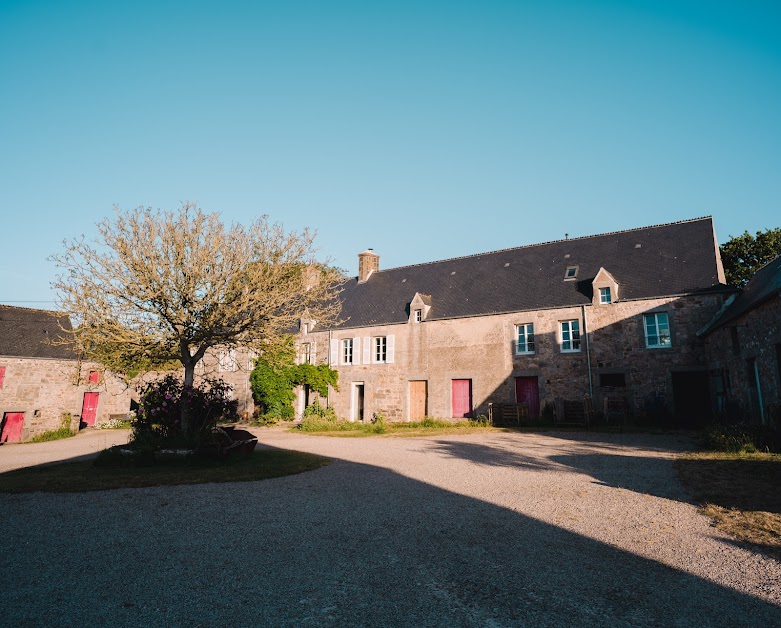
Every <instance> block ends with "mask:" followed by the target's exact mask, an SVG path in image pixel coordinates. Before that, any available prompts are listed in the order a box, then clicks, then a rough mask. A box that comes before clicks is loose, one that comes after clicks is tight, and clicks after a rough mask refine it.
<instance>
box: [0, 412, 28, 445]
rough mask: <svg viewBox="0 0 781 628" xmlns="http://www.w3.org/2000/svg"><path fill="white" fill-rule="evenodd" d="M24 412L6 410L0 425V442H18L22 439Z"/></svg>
mask: <svg viewBox="0 0 781 628" xmlns="http://www.w3.org/2000/svg"><path fill="white" fill-rule="evenodd" d="M22 428H24V412H6V413H5V414H4V415H3V424H2V425H0V443H18V442H20V441H21V440H22Z"/></svg>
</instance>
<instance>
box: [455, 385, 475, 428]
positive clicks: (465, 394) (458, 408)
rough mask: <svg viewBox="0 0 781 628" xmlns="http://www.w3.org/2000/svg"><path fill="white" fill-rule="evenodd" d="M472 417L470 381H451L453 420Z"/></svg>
mask: <svg viewBox="0 0 781 628" xmlns="http://www.w3.org/2000/svg"><path fill="white" fill-rule="evenodd" d="M471 416H472V380H471V379H454V380H453V418H456V419H468V418H471Z"/></svg>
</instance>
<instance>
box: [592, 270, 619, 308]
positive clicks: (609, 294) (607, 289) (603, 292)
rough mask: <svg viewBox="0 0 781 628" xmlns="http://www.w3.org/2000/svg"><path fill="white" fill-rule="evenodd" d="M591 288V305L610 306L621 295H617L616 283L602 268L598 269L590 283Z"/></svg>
mask: <svg viewBox="0 0 781 628" xmlns="http://www.w3.org/2000/svg"><path fill="white" fill-rule="evenodd" d="M591 288H592V290H593V293H592V298H591V303H592V304H593V305H610V304H611V303H615V302H616V301H618V300H619V298H620V297H621V295H620V294H619V292H618V291H619V288H620V286H619V285H618V282H617V281H616V278H615V277H613V275H611V274H610V273H609V272H608V271H607V270H606V269H605V268H604V266H603V267H601V268H600V269H599V272H597V274H596V276H595V277H594V279H593V281H592V282H591Z"/></svg>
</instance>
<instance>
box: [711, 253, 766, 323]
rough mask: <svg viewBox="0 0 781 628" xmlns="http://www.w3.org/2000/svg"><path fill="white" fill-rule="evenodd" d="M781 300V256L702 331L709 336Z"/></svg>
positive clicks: (757, 275)
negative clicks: (749, 313) (769, 302)
mask: <svg viewBox="0 0 781 628" xmlns="http://www.w3.org/2000/svg"><path fill="white" fill-rule="evenodd" d="M774 298H781V255H780V256H778V257H777V258H776V259H774V260H772V261H770V262H768V263H767V264H765V265H764V266H763V267H762V268H760V269H759V270H758V271H757V272H756V273H754V275H753V276H752V277H751V279H750V280H749V282H748V283H747V284H746V285H745V286H744V287H743V289H742V290H741V291H740V292H739V293H738V294H737V295H736V296H735V299H734V300H733V301H732V302H731V303H728V304H727V306H726V307H724V308H723V309H722V310H721V311H720V312H719V313H718V314H717V315H716V316H715V317H714V319H713V320H712V321H711V322H710V323H708V325H707V326H706V327H705V328H704V329H702V330H701V331H700V334H701V335H702V334H707V333H709V332H712V331H715V330H716V329H719V328H720V327H724V326H725V325H727V324H729V323H730V322H732V321H734V320H735V319H737V318H739V317H741V316H743V315H744V314H746V313H747V312H750V311H751V310H753V309H755V308H757V307H759V306H760V305H762V304H763V303H765V302H766V301H770V300H771V299H774Z"/></svg>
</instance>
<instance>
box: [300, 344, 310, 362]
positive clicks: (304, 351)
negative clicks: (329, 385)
mask: <svg viewBox="0 0 781 628" xmlns="http://www.w3.org/2000/svg"><path fill="white" fill-rule="evenodd" d="M301 363H302V364H311V363H312V343H311V342H304V343H302V344H301Z"/></svg>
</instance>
